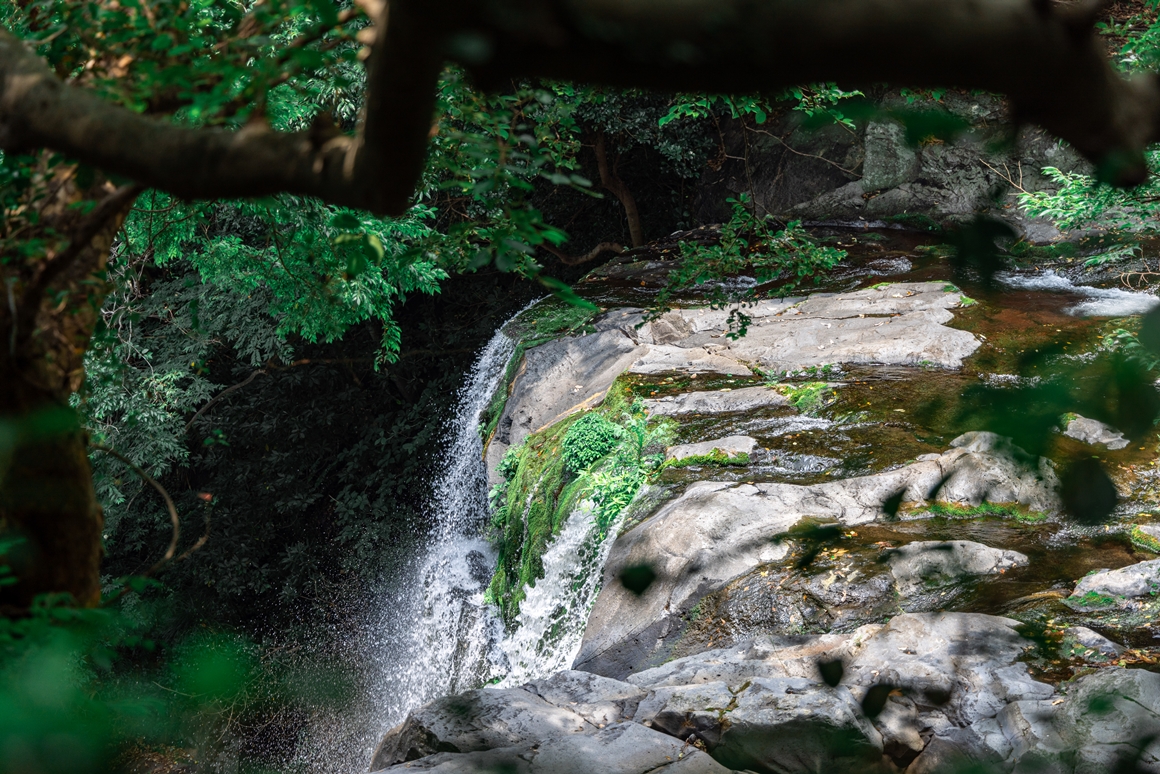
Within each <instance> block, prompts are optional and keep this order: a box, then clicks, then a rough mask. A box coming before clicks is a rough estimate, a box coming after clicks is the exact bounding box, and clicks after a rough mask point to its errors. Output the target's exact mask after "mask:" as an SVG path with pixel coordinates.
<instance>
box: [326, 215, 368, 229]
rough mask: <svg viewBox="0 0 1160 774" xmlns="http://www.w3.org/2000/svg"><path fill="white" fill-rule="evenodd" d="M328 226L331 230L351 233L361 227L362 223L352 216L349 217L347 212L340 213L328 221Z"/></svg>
mask: <svg viewBox="0 0 1160 774" xmlns="http://www.w3.org/2000/svg"><path fill="white" fill-rule="evenodd" d="M330 225H331V226H332V227H333V228H340V229H343V230H345V231H352V230H354V229H356V228H359V227H360V226H362V223H361V222H359V219H358V218H356V217H355V216H354V215H351V214H350V213H349V212H340V213H338V214H337V215H335V216H334V217H333V218H331V219H330Z"/></svg>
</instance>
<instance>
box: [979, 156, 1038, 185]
mask: <svg viewBox="0 0 1160 774" xmlns="http://www.w3.org/2000/svg"><path fill="white" fill-rule="evenodd" d="M979 163H980V164H982V165H983V166H984V167H986V168H987V169H989V170H991V171H992V172H994V173H995V174H996V175H998V176H999V177H1001V178H1002V179H1003V180H1005V181H1006V182H1007V183H1008V184H1010V186H1011V187H1012V188H1014V189H1015V190H1017V191H1019V192H1020V193H1027V189H1025V188H1024V187H1023V165H1022V164H1020V165H1019V182H1018V183H1016V182H1015V181H1014V180H1013V179H1012V177H1011V170H1010V169H1008V168H1007V165H1006V164H1004V165H1003V168H1004V169H1006V170H1007V174H1005V175H1004V174H1003V173H1002V172H1000V171H999V170H997V169H995V168H994V167H993V166H991V165H990V164H988V163H987V162H986V161H984V160H983V159H979Z"/></svg>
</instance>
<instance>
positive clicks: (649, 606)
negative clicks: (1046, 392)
mask: <svg viewBox="0 0 1160 774" xmlns="http://www.w3.org/2000/svg"><path fill="white" fill-rule="evenodd" d="M1057 489H1058V479H1057V478H1056V476H1055V474H1054V471H1053V470H1052V468H1051V467H1050V464H1049V463H1047V462H1046V461H1043V460H1038V461H1034V462H1033V461H1031V460H1030V459H1028V458H1027V456H1026V455H1025V454H1022V453H1021V452H1020V451H1019V450H1018V449H1016V448H1014V447H1012V446H1011V445H1010V442H1009V441H1007V440H1006V439H1003V438H1001V437H999V436H996V435H994V434H992V433H968V434H966V435H964V436H960V437H959V438H957V439H955V440H954V441H953V442H952V448H951V449H950V450H949V451H947V452H945V453H944V454H941V455H939V456H937V457H936V458H934V459H928V460H924V461H921V462H916V463H913V464H911V465H907V466H905V467H902V468H898V469H896V470H892V471H887V472H884V473H879V474H876V475H873V476H864V477H860V478H852V479H846V480H843V481H833V482H828V483H825V484H818V485H814V486H799V485H795V484H776V483H763V484H735V483H727V482H715V481H701V482H696V483H694V484H691V485H689V486H688V487H687V488H686V489H685V491H684V493H683V494H682V495H681V496H680V497H678V498H677V499H676V500H674V501H672V502H670V503H668V504H666V505H665V506H663V507H662V508H661V509H660V510H659V511H658V512H657V513H656V514H655V515H653V516H651V517H650V518H648V519H646V520H644V521H643V522H641V523H640V524H638V525H636V526H635V527H633V528H632V529H630V530H628V531H627V532H625V533H624V534H622V535H620V536H619V537H618V538H617V539H616V542H615V543H614V544H613V547H612V550H611V552H610V554H609V558H608V562H607V564H606V566H605V573H604V583H603V587H602V590H601V592H600V594H599V595H598V596H597V598H596V603H595V605H594V606H593V608H592V612H591V614H590V615H589V618H588V625H587V628H586V630H585V633H584V640H583V643H582V644H581V647H580V652H579V655H578V656H577V657H576V661H575V663H574V667H575V668H577V669H584V670H587V671H591V672H595V673H597V674H604V675H608V676H611V677H623V676H624V675H626V674H629V673H631V672H633V671H636V670H639V669H641V668H644V667H645V666H648V665H651V664H653V663H655V662H656V661H657V660H663V659H664V658H667V655H668V649H669V648H670V647H671V645H672V644H673V642H675V640H676V639H677V638H678V637H679V636H680V635H681V632H682V631H683V623H682V621H683V618H684V617H685V616H686V615H688V614H689V613H690V611H691V610H692V609H693V608H694V607H695V606H696V605H697V603H698V602H699V601H700V600H701V599H703V598H705V597H706V596H707V595H709V594H712V593H714V592H716V591H718V590H720V589H722V588H724V587H725V586H726V585H727V584H728V583H729V582H730V581H732V580H733V579H735V578H738V577H740V576H742V575H744V574H746V573H749V572H752V571H754V570H755V569H757V568H758V567H760V566H762V565H769V564H773V563H776V562H780V561H781V560H783V559H784V558H785V556H786V554H787V553H788V551H789V548H788V546H787V544H786V542H783V541H781V542H779V540H778V538H779V536H782V535H784V534H785V533H786V532H788V530H789V529H790V528H791V527H793V526H794V525H795V524H797V523H798V522H799V521H801V520H802V519H804V518H806V517H810V518H813V519H822V520H829V521H833V522H837V523H840V524H843V525H848V526H849V525H857V524H863V523H866V522H870V521H874V520H876V519H879V518H881V517H883V516H885V515H886V514H885V513H884V511H883V504H884V503H885V502H886V501H887V500H888V499H889V498H891V497H892V496H894V495H897V494H898V493H900V492H901V493H902V499H903V501H904V502H906V503H923V502H926V501H927V500H928V498H930V499H935V500H937V501H940V502H949V503H957V504H963V505H970V506H977V505H979V504H980V503H982V502H983V501H984V500H985V501H988V502H1018V503H1021V504H1023V505H1025V506H1027V507H1029V508H1032V509H1034V510H1038V511H1045V512H1051V513H1054V512H1057V511H1058V510H1059V508H1060V505H1059V500H1058V495H1057V494H1056V491H1057ZM644 564H647V565H649V566H651V567H652V568H653V571H654V572H655V573H656V575H657V579H656V580H655V581H654V582H653V583H652V584H651V585H650V586H649V587H648V588H647V589H646V590H645V591H644V593H643V594H640V595H637V594H636V593H634V592H632V591H630V590H628V589H626V588H625V587H624V586H623V585H622V584H621V583H619V582H618V580H617V579H618V578H619V577H620V574H621V572H622V570H624V569H625V568H627V567H632V566H636V565H644Z"/></svg>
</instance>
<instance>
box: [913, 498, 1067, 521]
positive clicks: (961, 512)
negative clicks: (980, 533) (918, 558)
mask: <svg viewBox="0 0 1160 774" xmlns="http://www.w3.org/2000/svg"><path fill="white" fill-rule="evenodd" d="M918 510H919V511H920V512H926V513H930V514H932V515H934V516H941V517H942V518H944V519H978V518H984V517H987V516H991V517H998V518H1002V519H1014V520H1015V521H1018V522H1021V523H1023V524H1038V523H1039V522H1042V521H1046V520H1047V514H1045V513H1040V512H1039V511H1031V510H1028V509H1027V508H1025V507H1024V506H1022V505H1019V504H1018V503H980V504H979V505H973V506H972V505H959V504H957V503H932V504H931V505H925V506H922V507H921V508H919V509H918Z"/></svg>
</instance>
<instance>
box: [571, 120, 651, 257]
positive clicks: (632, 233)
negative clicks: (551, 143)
mask: <svg viewBox="0 0 1160 774" xmlns="http://www.w3.org/2000/svg"><path fill="white" fill-rule="evenodd" d="M593 150H594V151H595V153H596V171H597V172H598V173H599V174H600V184H601V185H602V186H604V187H605V188H607V189H608V190H609V191H610V192H611V193H612V195H613V196H615V197H616V199H617V201H619V202H620V206H621V207H624V216H625V218H627V219H628V234H629V238H630V239H632V246H633V247H640V246H641V245H643V244H644V229H643V228H641V224H640V210H639V209H638V208H637V206H636V199H635V198H634V197H633V195H632V192H631V191H629V190H628V186H626V185H625V184H624V181H623V180H621V179H620V175H618V174H616V165H615V164H613V165H612V166H611V167H609V165H608V151H607V150H606V148H605V143H604V132H599V133H597V135H596V144H595V145H594V146H593ZM617 161H619V158H617ZM602 244H607V243H602ZM598 248H599V246H598ZM618 252H619V251H618ZM590 255H591V254H590ZM595 257H596V256H595V255H592V257H591V258H589V259H588V260H592V258H595ZM560 260H563V258H561V259H560Z"/></svg>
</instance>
